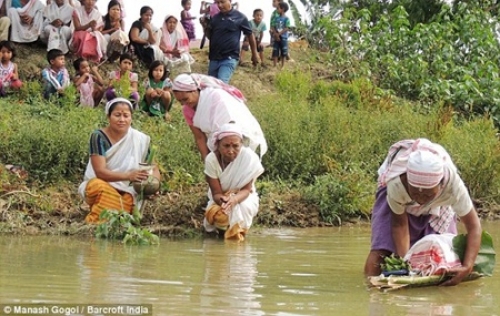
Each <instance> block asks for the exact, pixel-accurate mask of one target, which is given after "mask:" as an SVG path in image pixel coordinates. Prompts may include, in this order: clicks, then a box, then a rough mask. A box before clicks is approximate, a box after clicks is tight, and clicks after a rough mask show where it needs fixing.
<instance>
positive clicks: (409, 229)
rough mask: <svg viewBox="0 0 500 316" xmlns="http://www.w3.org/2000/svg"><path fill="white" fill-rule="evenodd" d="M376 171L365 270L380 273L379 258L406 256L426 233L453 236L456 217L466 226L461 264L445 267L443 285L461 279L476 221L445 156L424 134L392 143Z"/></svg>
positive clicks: (473, 247)
mask: <svg viewBox="0 0 500 316" xmlns="http://www.w3.org/2000/svg"><path fill="white" fill-rule="evenodd" d="M378 172H379V178H378V190H377V194H376V201H375V204H374V206H373V210H372V223H371V225H372V238H371V250H370V253H369V255H368V258H367V259H366V264H365V274H366V275H367V276H374V275H379V274H380V263H381V262H382V260H384V257H386V256H388V255H390V254H391V253H395V254H397V255H399V256H401V257H403V256H405V254H406V253H407V252H408V250H409V249H410V247H411V246H412V245H413V244H415V243H416V242H417V241H418V240H420V239H421V238H422V237H424V236H426V235H429V234H443V233H454V234H456V232H457V227H456V216H459V217H460V220H461V222H462V223H464V225H465V229H466V230H467V247H466V250H465V256H464V260H463V262H462V265H461V266H460V267H458V268H453V269H451V270H450V271H449V272H451V273H455V275H454V277H453V278H451V279H450V280H449V281H446V282H445V283H444V285H455V284H458V283H460V282H461V281H462V279H463V278H464V277H466V276H467V275H468V274H469V273H470V272H471V271H472V268H473V266H474V261H475V259H476V256H477V254H478V251H479V246H480V243H481V224H480V222H479V219H478V216H477V212H476V210H475V209H474V206H473V204H472V200H471V198H470V196H469V192H468V191H467V188H466V187H465V184H464V183H463V181H462V179H461V178H460V176H459V174H458V171H457V168H456V167H455V165H454V164H453V161H452V160H451V158H450V156H449V154H448V153H447V152H446V150H445V149H444V148H443V147H442V146H440V145H438V144H435V143H432V142H430V141H429V140H427V139H424V138H422V139H416V140H404V141H400V142H398V143H396V144H394V145H393V146H391V148H390V149H389V155H388V156H387V158H386V160H385V161H384V163H383V164H382V166H381V167H380V168H379V171H378Z"/></svg>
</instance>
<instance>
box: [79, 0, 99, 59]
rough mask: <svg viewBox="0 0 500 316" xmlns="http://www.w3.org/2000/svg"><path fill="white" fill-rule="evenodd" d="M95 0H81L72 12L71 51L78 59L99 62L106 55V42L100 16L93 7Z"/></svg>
mask: <svg viewBox="0 0 500 316" xmlns="http://www.w3.org/2000/svg"><path fill="white" fill-rule="evenodd" d="M95 2H96V0H82V6H81V7H80V8H76V9H75V10H74V12H73V27H74V30H75V31H74V33H73V38H72V39H71V42H70V47H71V51H72V52H73V53H74V54H75V55H76V56H78V57H82V58H85V59H88V60H91V61H94V62H99V61H100V60H101V59H102V57H103V56H105V55H106V40H105V39H104V36H103V35H102V33H101V30H102V28H103V20H102V15H101V13H99V11H98V10H97V9H96V7H95Z"/></svg>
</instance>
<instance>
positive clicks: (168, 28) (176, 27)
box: [160, 15, 194, 73]
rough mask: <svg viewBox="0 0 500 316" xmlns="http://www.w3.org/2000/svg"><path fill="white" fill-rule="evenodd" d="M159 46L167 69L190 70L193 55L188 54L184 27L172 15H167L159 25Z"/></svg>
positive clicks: (187, 40)
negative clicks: (163, 54)
mask: <svg viewBox="0 0 500 316" xmlns="http://www.w3.org/2000/svg"><path fill="white" fill-rule="evenodd" d="M161 31H162V34H163V36H162V38H161V42H160V48H161V50H162V51H163V53H165V62H166V63H167V65H168V66H167V67H168V68H169V69H171V68H176V70H177V71H178V72H180V73H183V72H188V73H189V72H191V64H192V63H193V62H194V59H193V57H192V56H191V54H189V37H188V36H187V34H186V31H185V30H184V27H183V26H182V24H181V23H179V21H178V20H177V18H176V17H175V16H173V15H167V16H166V17H165V20H164V22H163V26H162V27H161Z"/></svg>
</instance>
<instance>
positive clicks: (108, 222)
mask: <svg viewBox="0 0 500 316" xmlns="http://www.w3.org/2000/svg"><path fill="white" fill-rule="evenodd" d="M99 220H100V221H102V222H101V223H100V224H99V225H98V226H97V229H96V237H98V238H107V239H118V240H121V241H122V243H124V244H131V245H157V244H158V243H159V242H160V239H159V238H158V236H157V235H155V234H153V233H151V232H150V231H149V230H148V229H145V228H140V227H136V226H138V225H140V221H141V215H140V213H139V211H138V210H134V212H133V213H132V214H129V213H127V212H123V211H116V210H103V211H102V212H101V214H100V215H99Z"/></svg>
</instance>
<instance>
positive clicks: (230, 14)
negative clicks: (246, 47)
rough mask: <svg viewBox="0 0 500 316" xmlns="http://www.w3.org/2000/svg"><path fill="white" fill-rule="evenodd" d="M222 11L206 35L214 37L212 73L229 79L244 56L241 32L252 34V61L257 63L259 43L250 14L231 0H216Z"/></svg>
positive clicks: (211, 40) (210, 55) (211, 47)
mask: <svg viewBox="0 0 500 316" xmlns="http://www.w3.org/2000/svg"><path fill="white" fill-rule="evenodd" d="M215 3H217V6H218V7H219V10H220V12H219V13H218V14H216V15H215V16H214V17H212V18H211V19H210V23H209V24H208V27H207V28H205V29H204V31H205V35H206V36H207V37H208V38H209V39H210V52H209V58H210V63H209V65H208V74H209V75H210V76H213V77H216V78H218V79H220V80H222V81H224V82H226V83H229V80H230V79H231V76H232V75H233V72H234V70H235V69H236V65H237V64H238V60H239V58H240V39H241V32H243V34H245V35H246V36H247V37H248V40H249V44H250V48H251V50H252V62H253V64H254V65H256V64H257V62H258V59H257V45H256V42H255V37H254V36H253V33H252V28H251V27H250V23H249V22H248V19H247V17H246V16H245V15H244V14H243V13H241V12H239V11H237V10H236V9H233V8H232V5H231V0H215Z"/></svg>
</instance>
